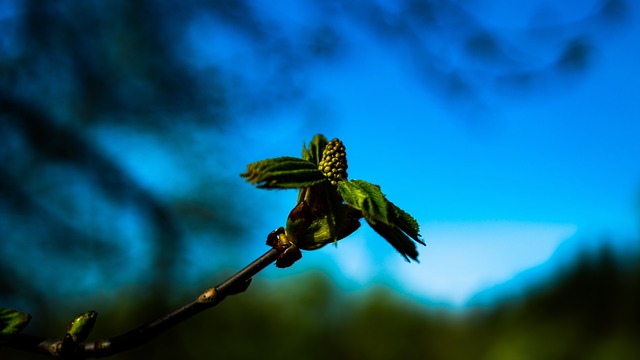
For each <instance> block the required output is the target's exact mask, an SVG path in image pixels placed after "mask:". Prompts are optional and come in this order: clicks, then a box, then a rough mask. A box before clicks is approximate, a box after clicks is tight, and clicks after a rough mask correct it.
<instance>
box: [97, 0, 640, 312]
mask: <svg viewBox="0 0 640 360" xmlns="http://www.w3.org/2000/svg"><path fill="white" fill-rule="evenodd" d="M385 3H387V5H388V6H392V4H393V2H385ZM598 3H599V2H598V1H591V2H590V1H586V2H584V1H572V2H563V3H562V4H561V5H558V4H556V3H555V2H552V1H548V2H543V1H540V2H536V3H535V5H536V6H533V5H530V2H526V1H519V2H517V3H516V2H513V1H491V2H486V1H471V2H468V3H466V4H465V6H466V7H467V10H468V11H469V12H470V13H471V14H473V15H474V16H475V18H476V20H477V21H479V22H481V23H483V24H485V26H487V27H488V28H489V29H491V30H492V31H494V32H496V33H498V34H501V35H504V36H505V37H506V38H509V37H513V38H512V39H511V40H512V41H517V37H518V35H517V34H519V33H520V32H522V31H523V28H524V27H526V25H527V24H528V21H530V19H531V18H535V19H538V21H540V19H542V23H543V25H545V26H549V27H551V28H553V27H560V28H561V27H562V25H564V24H569V23H576V22H577V23H580V22H582V21H583V20H584V22H587V21H586V20H585V19H589V17H590V15H591V14H592V13H593V12H594V6H596V5H597V4H598ZM296 4H297V3H296ZM527 4H529V5H527ZM540 8H543V9H545V8H546V9H550V8H551V9H553V10H554V11H553V12H552V13H553V14H555V17H546V15H545V14H549V13H548V12H544V11H543V12H542V13H536V11H538V10H539V9H540ZM259 9H260V8H259ZM638 10H639V9H638V6H637V4H634V3H632V2H630V3H629V4H628V7H627V8H626V12H627V13H626V14H625V17H626V19H627V20H626V22H625V23H624V25H622V26H620V27H619V28H617V29H615V30H612V29H610V28H607V27H602V28H600V27H598V26H596V25H593V26H591V25H588V24H587V25H584V28H582V30H584V31H585V32H586V33H587V34H588V35H589V36H590V38H591V39H592V40H593V41H594V43H595V44H597V48H596V50H595V52H594V54H593V56H592V58H591V60H590V66H588V68H587V69H586V71H583V72H579V73H575V74H572V73H571V72H569V74H561V75H558V74H545V73H542V74H541V75H539V76H537V77H536V78H535V79H536V81H537V82H535V83H533V84H532V86H530V87H529V88H528V89H527V90H522V89H518V88H517V87H508V86H507V87H505V86H502V85H501V84H497V83H494V82H491V81H486V79H485V78H483V76H484V75H487V73H488V72H487V70H486V68H484V67H483V65H482V64H479V63H476V62H470V61H469V60H468V59H465V58H464V56H462V55H460V54H457V53H455V52H452V53H447V58H448V60H449V61H453V62H456V63H457V65H458V66H461V67H462V68H465V69H467V70H469V73H470V74H472V79H475V80H476V83H475V84H474V85H475V88H474V90H475V92H474V94H473V96H469V97H467V98H462V99H449V98H447V97H446V96H444V97H443V96H442V93H441V91H438V90H437V89H435V88H430V86H429V85H428V81H427V85H425V81H424V79H422V78H421V77H420V76H419V73H418V72H416V71H415V69H414V68H413V67H414V66H416V59H415V58H413V57H412V55H411V54H410V53H409V52H407V51H405V50H406V49H404V48H403V44H398V45H397V47H394V46H388V45H385V46H382V45H381V44H380V42H379V41H376V39H373V38H371V35H370V33H368V32H366V31H362V29H361V28H360V27H359V25H358V24H354V23H350V22H347V21H342V20H341V19H338V20H336V21H337V22H338V23H339V24H340V26H341V27H342V29H341V30H342V31H343V32H344V33H346V34H348V38H347V42H348V44H349V48H350V49H351V51H348V52H347V53H346V54H342V55H340V56H341V57H340V59H339V61H335V62H330V63H328V64H327V63H318V64H315V65H313V66H314V67H313V68H312V69H311V70H310V71H308V72H307V73H308V74H309V78H307V79H304V80H300V81H301V82H302V84H303V86H304V88H305V91H306V94H307V95H306V96H305V98H304V101H302V102H300V103H297V104H296V105H294V106H286V107H285V108H284V109H282V110H278V111H275V112H269V113H267V114H265V113H260V115H255V116H254V117H251V115H250V114H249V115H247V113H246V112H245V113H242V112H239V114H240V115H239V116H241V117H242V118H241V119H236V121H235V122H234V123H233V126H234V127H233V128H227V129H223V130H224V131H223V132H222V133H223V135H222V136H223V137H222V139H223V141H222V143H223V144H224V147H223V149H220V148H216V145H211V136H212V134H214V133H217V134H219V132H217V131H218V130H212V132H211V133H200V134H193V135H192V139H193V141H194V142H193V147H194V148H198V151H203V152H211V151H218V152H219V151H224V152H225V153H226V154H229V156H228V159H226V160H225V159H223V160H212V163H208V164H199V165H198V166H200V167H203V168H214V167H215V170H216V174H217V175H220V174H222V175H223V176H225V177H226V178H228V181H232V182H234V183H236V182H237V183H238V184H241V183H242V182H243V180H242V179H241V178H240V177H239V176H238V174H239V173H241V172H242V171H244V164H247V163H250V162H253V161H257V160H261V159H264V158H268V157H276V156H283V155H289V156H299V155H300V150H301V146H302V143H303V141H307V142H308V141H309V140H310V139H311V138H312V137H313V135H314V134H316V133H323V134H325V135H326V136H327V137H329V138H333V137H339V138H340V139H342V140H343V141H344V143H345V145H346V147H347V153H348V159H349V176H350V177H351V178H355V179H364V180H367V181H369V182H372V183H375V184H378V185H380V186H381V188H382V190H383V192H384V193H385V194H386V195H387V196H388V198H389V199H390V200H391V201H393V202H394V203H396V204H397V205H399V206H400V207H402V208H403V209H405V210H407V211H408V212H409V213H411V214H412V215H414V216H415V217H416V218H417V219H418V221H419V223H420V224H421V226H422V234H423V237H424V240H425V241H426V243H427V247H420V249H419V250H420V263H419V264H413V263H412V264H409V263H406V262H405V261H404V260H403V259H402V257H401V256H400V255H398V254H397V253H396V252H395V251H394V250H393V249H392V248H391V246H389V245H388V244H387V243H386V242H385V241H384V240H383V239H382V238H381V237H379V236H378V235H377V234H375V233H374V232H373V231H372V230H370V229H368V228H367V226H366V225H364V226H363V227H362V229H360V230H358V231H357V232H356V233H355V234H354V235H353V236H351V237H350V238H348V239H346V240H344V241H341V242H340V243H339V244H338V246H337V248H336V247H333V246H327V247H325V248H323V249H321V250H319V251H314V252H305V253H304V257H303V259H302V261H300V262H299V263H297V264H296V265H295V266H294V267H292V268H291V269H287V270H280V269H276V268H275V267H270V268H269V269H267V270H265V272H264V273H263V274H261V276H265V277H267V278H272V279H280V278H283V277H287V276H290V274H291V273H292V272H293V273H298V272H305V271H309V270H311V269H316V268H322V269H326V270H328V271H329V272H330V273H331V275H332V277H333V279H335V280H336V281H337V282H338V283H339V284H341V286H343V287H344V288H345V289H354V288H355V289H358V288H363V287H366V286H369V285H371V284H375V283H379V282H382V283H386V284H392V285H393V286H395V287H396V288H397V289H399V290H401V291H403V292H404V293H406V294H407V295H409V296H412V297H415V298H418V299H423V300H424V301H425V302H431V303H440V304H445V305H447V306H453V307H458V306H461V305H463V304H465V303H466V302H467V301H468V300H469V299H470V298H471V297H472V296H473V295H474V294H476V293H477V292H478V291H481V290H484V289H487V288H491V287H492V286H495V285H498V284H501V283H503V282H505V281H509V280H510V279H512V278H513V277H514V276H515V275H517V274H519V273H521V272H522V271H525V270H528V269H531V268H534V267H537V266H540V265H544V264H547V265H550V266H551V267H553V266H557V265H559V264H562V263H563V262H566V261H570V260H571V258H573V257H575V256H576V255H577V254H578V252H579V251H580V249H582V248H590V249H593V248H594V247H596V246H597V245H598V244H601V243H602V242H604V241H610V242H612V244H613V245H615V246H616V248H617V249H621V250H622V251H625V250H628V249H629V248H633V249H636V250H637V244H636V243H633V242H632V241H631V240H628V239H633V238H634V237H635V238H636V239H637V236H638V225H639V223H638V214H639V209H638V208H639V205H638V204H639V202H640V201H639V198H640V161H638V159H640V142H639V141H638V137H639V136H638V134H640V121H639V119H640V67H639V66H638V64H639V63H640V47H638V46H637V44H638V43H640V27H639V24H640V23H639V22H638V21H637V18H638V15H640V11H638ZM261 11H264V12H265V13H268V14H271V16H273V17H274V19H275V21H280V22H292V23H304V21H305V16H311V15H309V14H308V13H306V12H305V9H304V8H303V7H301V6H300V5H296V6H294V5H293V3H292V4H289V6H284V5H281V6H280V7H277V8H275V7H268V8H267V7H266V5H265V8H264V9H261ZM540 14H542V15H540ZM334 20H335V19H334ZM513 34H515V35H513ZM555 35H557V34H554V36H555ZM184 36H185V39H186V40H187V46H185V56H188V57H189V58H190V59H191V61H192V62H193V64H195V65H196V66H198V67H201V68H207V67H208V66H209V65H212V64H216V65H217V66H219V65H220V64H221V63H222V64H226V66H227V67H228V68H229V69H240V70H241V73H242V74H243V75H244V76H247V77H250V78H254V79H255V78H258V79H260V78H264V82H267V83H268V81H269V76H270V74H271V73H270V71H271V70H273V69H270V68H269V66H271V65H272V64H269V63H268V62H266V60H265V59H262V58H260V57H256V56H255V52H254V49H251V48H249V43H248V42H247V41H245V40H244V39H243V38H242V37H241V36H239V35H238V34H237V33H234V32H233V31H226V30H225V27H224V26H221V25H220V24H219V22H216V21H214V19H213V18H210V17H207V16H206V14H205V15H203V16H202V18H199V19H194V20H193V23H192V25H191V27H190V28H189V29H187V30H186V31H185V34H184ZM445 40H446V39H445ZM433 41H442V39H433ZM546 41H547V42H549V43H552V42H553V41H554V38H553V37H548V38H546ZM544 42H545V41H542V43H538V44H536V43H532V46H534V45H535V46H537V47H538V48H539V49H538V48H536V49H531V50H532V52H533V53H534V54H535V57H536V59H535V61H533V64H534V65H532V66H534V68H532V69H529V70H531V71H535V70H537V69H536V68H535V66H541V65H544V64H545V61H547V59H551V58H552V57H553V56H554V55H557V54H551V53H550V51H551V50H549V48H548V47H545V46H546V44H544ZM445 43H446V41H445ZM440 45H441V44H436V45H434V46H436V48H437V47H438V46H440ZM445 45H446V44H445ZM443 46H444V45H443ZM443 51H453V50H452V48H449V47H447V46H444V47H443ZM263 60H264V61H263ZM440 65H441V64H440ZM440 65H437V66H440ZM224 66H225V65H223V67H224ZM489 72H490V71H489ZM477 74H479V75H477ZM476 75H477V76H476ZM489 75H492V74H489ZM493 75H495V74H493ZM289 80H290V81H291V82H292V83H296V81H298V79H289ZM258 82H260V81H258ZM103 130H104V131H102V130H101V129H98V131H96V132H95V133H93V134H92V138H93V139H94V140H95V141H96V142H97V143H98V144H99V146H100V147H101V148H102V149H105V150H106V151H107V152H108V153H110V154H111V155H112V156H113V157H114V158H117V159H118V162H119V163H120V164H121V165H122V166H123V167H124V168H125V169H127V170H128V171H129V172H130V173H132V174H133V176H135V177H136V178H137V179H138V180H139V181H140V182H141V183H142V184H143V185H145V186H147V187H148V188H150V189H151V190H152V191H153V192H154V193H156V194H161V195H162V194H169V193H171V192H172V191H175V189H180V188H181V186H182V184H185V183H188V181H189V177H190V175H189V174H190V171H191V170H193V169H190V168H189V166H187V165H185V164H184V163H180V162H178V161H175V160H176V159H175V158H174V157H172V154H171V153H170V149H167V148H166V147H165V146H164V145H163V144H162V143H161V142H159V141H155V140H154V139H151V138H149V139H144V138H140V136H138V135H139V134H127V133H126V132H120V133H119V132H117V131H116V132H114V131H112V130H111V129H103ZM131 135H133V136H131ZM122 149H133V150H132V151H126V152H125V151H122ZM123 154H126V156H123ZM216 159H217V158H216ZM244 186H246V187H247V191H245V192H243V196H242V197H240V199H239V201H240V202H244V203H246V206H251V207H258V208H261V209H266V210H265V211H264V212H263V214H262V218H261V219H259V220H256V223H255V224H254V225H255V229H252V235H255V237H256V239H255V242H254V244H255V245H254V248H252V249H250V251H247V249H246V248H244V247H243V249H242V251H240V250H239V251H238V254H241V255H240V256H243V257H246V260H247V261H250V260H252V259H253V258H255V257H256V256H257V255H258V254H260V253H262V252H263V251H265V250H266V247H265V245H264V239H265V237H266V234H268V233H269V232H270V231H271V230H273V229H274V228H276V227H278V226H281V225H283V224H284V221H285V219H286V216H287V214H288V212H289V210H290V209H291V208H292V207H293V206H294V205H295V199H296V192H295V191H272V192H267V191H265V190H259V189H251V188H250V185H248V184H247V185H244ZM168 197H169V198H170V196H168ZM129 220H130V221H131V222H132V223H135V219H129ZM129 220H127V218H126V217H125V218H123V224H122V226H123V228H128V229H130V231H131V232H132V235H131V236H132V237H134V238H135V237H140V238H144V237H145V236H146V233H145V230H144V229H142V228H139V227H136V225H127V224H126V222H127V221H129ZM607 236H608V237H607ZM606 239H609V240H606ZM209 240H210V239H209ZM563 244H565V245H566V246H564V248H565V249H567V248H568V250H567V251H564V252H563V253H562V256H553V257H552V255H553V254H554V253H555V252H556V250H557V249H558V248H559V247H562V245H563ZM134 245H135V243H131V244H130V245H129V251H130V252H131V254H132V255H131V256H132V258H136V259H137V258H141V256H138V255H136V254H144V251H145V249H144V246H145V245H144V244H143V243H142V242H141V243H140V247H136V246H134ZM213 249H215V244H211V243H205V242H203V243H202V244H200V245H198V246H197V247H195V248H193V249H192V253H191V255H190V257H189V259H188V262H189V264H185V266H186V267H188V268H189V272H192V273H193V274H202V273H207V271H210V270H211V267H210V266H211V265H203V264H210V263H211V257H212V250H213ZM550 259H551V260H550ZM219 260H220V261H222V262H223V263H224V261H225V259H219ZM242 260H243V261H244V260H245V259H242ZM140 266H141V269H142V268H143V267H144V264H141V265H140ZM199 266H205V267H207V266H209V268H207V269H202V268H201V267H199Z"/></svg>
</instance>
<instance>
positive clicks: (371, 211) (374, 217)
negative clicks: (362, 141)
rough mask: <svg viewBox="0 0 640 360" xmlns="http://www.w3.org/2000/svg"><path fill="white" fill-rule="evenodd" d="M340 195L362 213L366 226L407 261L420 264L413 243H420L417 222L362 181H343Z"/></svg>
mask: <svg viewBox="0 0 640 360" xmlns="http://www.w3.org/2000/svg"><path fill="white" fill-rule="evenodd" d="M338 191H339V192H340V195H342V198H343V200H344V201H345V202H346V203H347V204H349V205H351V206H352V207H354V208H355V209H358V210H360V211H361V212H362V215H363V216H364V218H365V220H367V223H369V225H370V226H371V228H373V230H375V231H376V232H377V233H378V234H380V235H381V236H382V237H383V238H385V239H386V240H387V241H388V242H389V243H390V244H391V245H392V246H393V247H394V248H395V249H396V250H398V252H400V254H402V256H404V258H405V259H406V260H407V261H409V259H412V260H415V261H417V259H418V251H417V249H416V245H415V244H414V243H413V241H411V240H412V239H413V240H414V241H416V242H419V243H420V244H422V245H424V242H423V241H422V240H420V234H419V232H420V227H419V225H418V222H417V221H416V220H415V219H414V218H413V217H412V216H411V215H409V214H408V213H406V212H405V211H404V210H402V209H400V208H399V207H397V206H395V205H394V204H393V203H392V202H390V201H389V200H387V198H386V197H385V196H384V194H383V193H382V191H380V187H379V186H377V185H374V184H370V183H368V182H366V181H362V180H351V181H341V182H339V183H338Z"/></svg>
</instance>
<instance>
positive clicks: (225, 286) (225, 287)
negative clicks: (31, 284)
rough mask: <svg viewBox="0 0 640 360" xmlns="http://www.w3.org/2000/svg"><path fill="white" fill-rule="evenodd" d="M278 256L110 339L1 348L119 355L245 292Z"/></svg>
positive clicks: (26, 338)
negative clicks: (72, 346)
mask: <svg viewBox="0 0 640 360" xmlns="http://www.w3.org/2000/svg"><path fill="white" fill-rule="evenodd" d="M278 256H279V251H278V250H276V249H270V250H269V251H267V252H266V253H264V254H263V255H262V256H260V257H259V258H257V259H256V260H255V261H253V262H252V263H251V264H249V265H247V266H246V267H245V268H244V269H242V270H240V271H238V272H237V273H236V274H234V275H232V276H231V277H230V278H228V279H227V280H226V281H224V282H222V283H221V284H220V285H218V286H216V287H213V288H211V289H209V290H207V291H205V292H203V293H202V294H200V296H198V298H197V299H196V300H194V301H192V302H191V303H189V304H187V305H185V306H183V307H181V308H179V309H177V310H175V311H174V312H172V313H170V314H167V315H166V316H164V317H162V318H159V319H157V320H155V321H152V322H150V323H147V324H144V325H142V326H140V327H138V328H136V329H133V330H131V331H129V332H127V333H124V334H121V335H117V336H114V337H112V338H110V339H106V340H98V341H92V342H83V343H80V344H78V346H77V348H75V349H73V350H72V351H70V352H69V350H66V349H63V347H62V340H53V339H47V338H43V337H38V336H33V335H26V334H21V333H19V334H16V335H15V336H12V337H11V338H10V339H9V341H8V343H6V344H3V345H6V346H10V347H13V348H16V349H21V350H25V351H30V352H37V353H41V354H46V355H51V356H54V357H70V358H74V359H85V358H90V357H105V356H110V355H113V354H116V353H119V352H123V351H126V350H129V349H132V348H134V347H138V346H140V345H142V344H144V343H146V342H148V341H150V340H151V339H153V338H155V337H156V336H158V335H160V334H161V333H163V332H165V331H166V330H169V329H170V328H172V327H174V326H176V325H178V324H179V323H181V322H183V321H185V320H187V319H188V318H190V317H192V316H194V315H196V314H198V313H200V312H201V311H203V310H205V309H208V308H211V307H214V306H216V305H217V304H218V303H220V302H221V301H222V300H224V299H225V298H226V297H227V296H229V295H234V294H238V293H240V292H243V291H245V290H246V289H247V287H248V286H249V283H250V281H251V278H252V277H253V276H254V275H255V274H257V273H258V272H260V271H261V270H263V269H264V268H266V267H267V266H268V265H269V264H271V263H273V262H274V261H275V260H276V258H277V257H278Z"/></svg>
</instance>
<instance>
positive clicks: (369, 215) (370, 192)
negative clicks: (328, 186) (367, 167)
mask: <svg viewBox="0 0 640 360" xmlns="http://www.w3.org/2000/svg"><path fill="white" fill-rule="evenodd" d="M338 192H339V193H340V195H341V196H342V199H343V200H344V201H345V202H346V203H347V204H349V205H351V206H352V207H354V208H356V209H358V210H360V211H362V216H364V218H365V219H366V220H367V221H368V222H369V223H373V224H376V223H379V222H382V223H384V224H390V221H389V214H388V201H387V199H386V198H385V197H384V194H383V193H382V191H380V186H378V185H374V184H371V183H368V182H366V181H363V180H350V181H341V182H339V183H338Z"/></svg>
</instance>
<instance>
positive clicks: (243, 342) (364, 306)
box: [2, 249, 640, 359]
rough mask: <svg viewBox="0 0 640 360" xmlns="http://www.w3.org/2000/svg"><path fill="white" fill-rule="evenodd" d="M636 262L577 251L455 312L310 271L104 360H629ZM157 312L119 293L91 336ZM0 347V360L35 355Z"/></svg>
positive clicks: (638, 295) (633, 343)
mask: <svg viewBox="0 0 640 360" xmlns="http://www.w3.org/2000/svg"><path fill="white" fill-rule="evenodd" d="M621 264H624V265H621ZM639 264H640V262H634V263H632V264H630V263H628V262H627V261H624V262H621V261H619V259H617V258H616V257H615V256H614V255H612V253H611V252H609V251H607V250H606V249H605V250H603V251H601V252H599V253H593V254H585V255H583V256H582V257H580V258H578V259H576V261H575V262H574V263H573V264H571V265H567V266H566V268H565V269H563V271H561V272H560V273H558V274H557V276H556V278H555V279H552V280H551V281H550V282H546V283H540V284H538V287H537V288H534V289H532V290H531V292H530V293H529V294H528V295H527V296H525V297H523V298H522V299H519V300H517V301H503V302H502V303H499V304H498V305H497V306H495V307H492V308H477V309H472V310H469V311H467V312H463V313H460V312H452V311H449V310H446V309H438V308H433V307H429V306H425V305H424V304H420V303H417V302H415V301H412V300H409V299H407V298H405V297H402V296H400V295H398V294H396V293H395V292H394V291H393V290H391V289H389V288H386V287H384V286H377V287H374V288H371V289H369V290H365V291H362V292H351V293H345V292H343V291H341V290H338V289H337V288H335V287H334V285H333V283H332V281H331V279H329V278H328V277H326V275H324V274H323V273H319V272H318V273H314V272H311V273H307V274H301V275H297V276H294V277H292V278H289V279H287V280H280V281H275V282H272V283H266V282H265V280H264V279H256V281H254V284H253V285H252V286H251V287H250V288H249V290H248V291H247V292H246V293H244V294H241V295H237V296H233V297H231V298H229V299H228V300H227V301H225V302H224V303H222V304H221V305H220V306H219V307H217V308H215V309H212V310H208V311H207V312H205V313H203V314H201V315H199V316H197V317H195V318H193V319H191V320H188V321H187V322H185V323H183V324H181V325H179V326H178V327H177V328H175V329H173V330H170V331H169V332H168V333H166V334H164V335H161V336H160V338H158V339H155V340H152V342H151V343H149V344H145V345H143V346H142V347H140V348H137V349H134V350H132V351H130V352H126V353H122V354H118V355H116V356H114V357H113V359H137V358H141V357H144V358H153V359H174V358H181V359H200V358H203V357H213V356H215V357H220V358H224V359H248V358H249V359H251V358H258V357H259V358H262V359H327V358H332V359H354V358H362V359H389V358H428V359H514V358H516V359H633V358H635V356H637V354H638V351H640V344H638V342H637V339H636V337H637V334H638V331H640V310H639V309H638V307H637V304H638V302H639V301H640V265H639ZM161 310H163V309H158V308H157V301H156V300H155V299H153V298H151V297H147V298H137V299H132V298H128V297H126V296H125V297H123V299H122V300H121V301H119V302H118V304H104V308H103V309H99V311H101V314H102V315H101V316H102V319H101V320H100V321H98V324H97V326H96V330H95V331H94V333H93V334H92V335H91V336H92V338H93V337H108V336H110V335H113V334H116V333H119V332H122V331H123V329H127V330H128V329H130V328H131V327H132V326H134V325H136V324H139V323H140V322H142V321H145V317H146V319H147V320H148V319H149V317H151V318H153V316H154V315H153V313H154V312H157V311H161ZM123 313H129V314H130V313H138V315H137V316H135V318H130V317H128V316H123V315H122V314H123ZM56 320H57V323H60V324H64V322H65V321H66V319H63V318H58V319H56ZM40 330H41V331H44V333H49V334H51V335H53V334H55V332H52V331H53V330H52V329H50V328H48V329H45V328H43V329H40ZM55 331H57V333H60V332H63V329H57V330H55ZM3 351H4V354H2V355H3V359H4V358H8V359H12V358H24V359H31V358H33V359H39V358H41V357H39V356H30V355H28V354H25V353H22V352H18V351H16V350H12V349H4V350H3ZM4 356H6V357H4Z"/></svg>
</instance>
